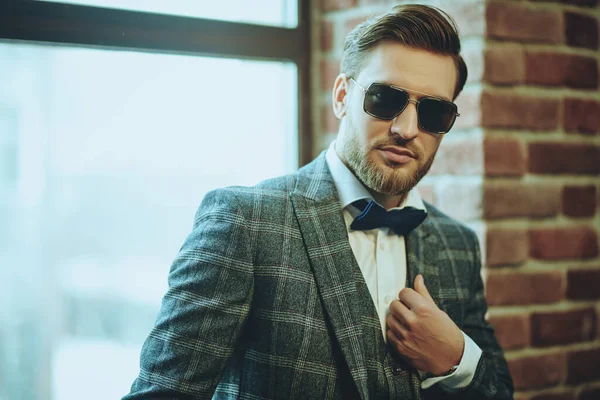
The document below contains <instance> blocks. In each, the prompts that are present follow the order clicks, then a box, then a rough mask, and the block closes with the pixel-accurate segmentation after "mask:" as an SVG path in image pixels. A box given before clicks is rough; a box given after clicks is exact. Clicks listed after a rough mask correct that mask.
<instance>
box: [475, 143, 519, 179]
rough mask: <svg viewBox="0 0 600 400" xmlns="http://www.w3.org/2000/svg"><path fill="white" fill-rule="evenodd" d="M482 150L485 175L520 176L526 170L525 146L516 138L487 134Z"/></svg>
mask: <svg viewBox="0 0 600 400" xmlns="http://www.w3.org/2000/svg"><path fill="white" fill-rule="evenodd" d="M483 151H484V160H485V161H484V162H485V164H484V165H485V174H486V175H487V176H522V175H523V174H525V171H527V160H526V156H525V147H524V146H523V144H522V142H521V141H520V140H519V139H517V138H512V137H494V136H490V135H487V136H486V137H485V138H484V140H483Z"/></svg>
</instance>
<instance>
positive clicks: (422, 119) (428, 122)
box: [419, 98, 456, 133]
mask: <svg viewBox="0 0 600 400" xmlns="http://www.w3.org/2000/svg"><path fill="white" fill-rule="evenodd" d="M455 119H456V105H455V104H454V103H450V102H449V101H443V100H436V99H428V98H426V99H421V101H420V102H419V123H420V124H421V128H423V129H424V130H426V131H428V132H432V133H446V132H448V131H449V130H450V128H452V125H453V124H454V120H455Z"/></svg>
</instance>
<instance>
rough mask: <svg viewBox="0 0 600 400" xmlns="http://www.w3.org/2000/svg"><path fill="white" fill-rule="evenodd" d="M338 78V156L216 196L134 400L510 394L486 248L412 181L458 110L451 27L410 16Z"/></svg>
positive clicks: (397, 15)
mask: <svg viewBox="0 0 600 400" xmlns="http://www.w3.org/2000/svg"><path fill="white" fill-rule="evenodd" d="M341 70H342V73H341V74H340V75H339V76H338V77H337V79H336V81H335V84H334V88H333V110H334V112H335V114H336V116H337V117H338V118H339V119H340V120H341V124H340V129H339V133H338V137H337V140H336V141H335V142H334V143H333V144H332V145H331V147H330V148H329V149H328V150H327V151H326V152H324V153H322V154H321V155H320V156H318V157H317V158H316V159H315V160H314V161H313V162H312V163H310V164H309V165H307V166H306V167H304V168H301V169H300V170H299V171H298V172H297V173H295V174H292V175H289V176H285V177H281V178H276V179H272V180H269V181H266V182H263V183H261V184H259V185H257V186H255V187H250V188H244V187H233V188H226V189H221V190H217V191H214V192H211V193H209V194H207V195H206V197H205V199H204V200H203V202H202V205H201V206H200V208H199V210H198V213H197V215H196V218H195V223H194V229H193V231H192V233H191V234H190V236H189V237H188V238H187V240H186V242H185V243H184V245H183V247H182V249H181V251H180V253H179V255H178V256H177V258H176V260H175V262H174V264H173V266H172V268H171V272H170V275H169V286H170V288H169V290H168V292H167V293H166V295H165V297H164V301H163V305H162V309H161V311H160V314H159V316H158V319H157V322H156V326H155V328H154V329H153V330H152V332H151V333H150V335H149V338H148V339H147V341H146V343H145V344H144V347H143V350H142V356H141V371H140V375H139V377H138V379H137V380H136V381H135V382H134V384H133V386H132V389H131V393H130V394H129V395H128V396H125V398H124V399H126V400H134V399H159V398H164V399H174V398H175V399H210V398H211V397H212V398H218V399H387V398H390V399H422V398H448V399H450V398H460V399H511V398H512V390H513V389H512V381H511V378H510V375H509V372H508V369H507V365H506V362H505V360H504V358H503V354H502V350H501V349H500V347H499V346H498V343H497V341H496V339H495V337H494V333H493V330H492V328H491V327H490V326H489V324H488V323H487V322H486V321H485V320H484V314H485V312H486V303H485V299H484V296H483V285H482V281H481V277H480V253H479V246H478V243H477V239H476V237H475V235H474V233H473V232H472V231H471V230H469V229H468V228H466V227H464V226H463V225H461V224H459V223H458V222H456V221H454V220H452V219H451V218H449V217H448V216H446V215H444V214H442V213H441V212H440V211H438V210H437V209H436V208H434V207H433V206H431V205H429V204H426V203H424V202H423V201H422V200H421V198H420V197H419V194H418V192H417V190H416V189H415V188H414V187H415V185H416V184H417V183H418V182H419V180H420V179H421V178H422V177H423V176H424V175H425V174H426V173H427V171H428V169H429V167H430V166H431V163H432V162H433V159H434V156H435V153H436V151H437V149H438V146H439V144H440V142H441V140H442V137H443V135H444V134H445V133H447V132H448V131H449V130H450V128H451V127H452V124H453V123H454V120H455V118H456V117H457V116H458V113H457V109H456V106H455V105H454V103H452V101H453V100H454V99H455V98H456V96H457V95H458V94H459V93H460V91H461V90H462V87H463V86H464V83H465V80H466V75H467V69H466V66H465V64H464V61H463V60H462V58H461V57H460V42H459V39H458V35H457V32H456V28H455V26H454V25H453V22H451V20H449V17H447V16H446V15H445V14H444V13H442V12H440V11H439V10H437V9H434V8H430V7H426V6H417V5H411V6H398V7H396V8H394V9H393V11H392V12H390V13H389V14H386V15H384V16H380V17H377V18H374V19H372V20H369V21H367V22H365V23H363V24H361V25H359V26H358V27H357V28H356V29H355V30H354V31H353V32H352V33H350V34H349V36H348V38H347V39H346V43H345V48H344V55H343V61H342V68H341ZM386 210H389V212H388V211H386ZM400 210H401V211H400Z"/></svg>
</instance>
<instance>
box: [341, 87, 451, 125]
mask: <svg viewBox="0 0 600 400" xmlns="http://www.w3.org/2000/svg"><path fill="white" fill-rule="evenodd" d="M350 79H351V80H352V82H354V83H356V85H358V87H359V88H360V89H362V91H363V92H364V94H365V99H364V102H363V110H364V111H365V112H366V113H367V114H369V115H370V116H372V117H375V118H379V119H383V120H386V121H389V120H392V119H394V118H396V117H397V116H398V115H400V114H401V113H402V111H404V110H405V109H406V106H407V105H408V103H414V104H415V106H416V107H417V119H418V121H419V127H420V128H421V129H422V130H424V131H426V132H429V133H437V134H444V133H448V131H449V130H450V129H451V128H452V125H454V121H456V117H459V116H460V114H459V113H458V108H457V107H456V104H454V103H452V102H450V101H447V100H444V99H440V98H439V97H433V96H428V95H426V94H425V93H421V92H417V91H415V90H411V92H414V93H418V94H423V95H425V96H424V97H421V98H420V99H419V100H413V99H411V98H410V95H409V94H408V92H407V89H402V88H400V87H397V86H392V85H386V84H384V83H377V82H375V83H371V84H370V85H369V87H368V88H366V89H365V88H364V87H363V86H362V85H361V84H360V83H358V82H356V80H354V78H350Z"/></svg>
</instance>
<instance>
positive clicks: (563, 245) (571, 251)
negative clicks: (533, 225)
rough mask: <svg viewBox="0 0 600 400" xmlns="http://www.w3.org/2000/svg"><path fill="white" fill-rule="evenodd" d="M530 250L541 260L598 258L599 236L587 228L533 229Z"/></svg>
mask: <svg viewBox="0 0 600 400" xmlns="http://www.w3.org/2000/svg"><path fill="white" fill-rule="evenodd" d="M529 249H530V251H531V257H533V258H536V259H539V260H568V259H586V258H593V257H596V256H598V236H597V234H596V231H595V230H593V229H591V228H588V227H587V226H580V227H561V228H559V227H557V228H539V229H532V230H530V231H529Z"/></svg>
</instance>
